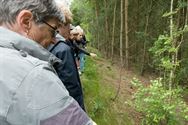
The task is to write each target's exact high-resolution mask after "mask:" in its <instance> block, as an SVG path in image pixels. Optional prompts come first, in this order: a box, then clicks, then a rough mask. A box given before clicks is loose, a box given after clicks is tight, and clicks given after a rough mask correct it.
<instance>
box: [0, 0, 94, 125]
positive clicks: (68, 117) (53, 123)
mask: <svg viewBox="0 0 188 125" xmlns="http://www.w3.org/2000/svg"><path fill="white" fill-rule="evenodd" d="M0 15H1V16H0V69H1V70H0V99H1V101H0V125H93V121H92V120H91V119H90V118H89V117H88V116H87V114H86V113H85V112H84V111H83V110H82V109H81V108H80V107H79V105H78V104H77V102H76V101H75V100H74V99H73V98H72V97H71V96H69V93H68V91H67V90H66V88H65V86H64V85H63V84H62V82H61V80H60V79H59V78H58V77H57V75H56V72H55V70H54V68H53V65H54V64H57V63H61V60H59V59H58V58H56V57H55V56H53V55H52V54H50V53H49V52H48V51H47V50H46V49H45V48H46V47H48V46H49V44H51V43H52V42H53V41H54V37H55V35H56V29H57V28H58V26H59V22H62V21H63V15H62V13H61V11H60V10H59V9H58V8H57V6H56V4H55V2H54V0H0Z"/></svg>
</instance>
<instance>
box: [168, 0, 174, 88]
mask: <svg viewBox="0 0 188 125" xmlns="http://www.w3.org/2000/svg"><path fill="white" fill-rule="evenodd" d="M173 3H174V0H171V4H170V12H171V13H172V12H173ZM173 28H174V24H173V15H171V16H170V38H171V40H172V46H173V47H174V46H175V45H174V37H173ZM174 60H175V54H172V64H175V62H174ZM173 78H174V70H173V69H172V70H171V71H170V78H169V79H170V80H169V90H171V89H172V82H173Z"/></svg>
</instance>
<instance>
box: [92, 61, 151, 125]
mask: <svg viewBox="0 0 188 125" xmlns="http://www.w3.org/2000/svg"><path fill="white" fill-rule="evenodd" d="M94 61H95V62H96V65H97V67H98V73H99V74H100V75H101V78H102V84H108V86H111V87H113V88H115V92H114V94H113V95H114V97H112V100H113V101H112V103H113V108H114V109H115V110H116V111H117V112H118V117H117V118H118V119H119V120H118V121H119V122H120V123H119V125H122V124H123V120H122V119H124V118H125V112H126V113H127V114H128V116H127V117H128V118H129V119H131V120H132V121H131V123H132V124H134V125H139V123H140V114H138V113H137V112H135V111H134V109H133V108H132V107H131V106H130V104H129V103H130V100H132V96H133V94H134V92H135V90H134V89H133V87H132V85H131V80H132V79H133V78H134V77H135V78H137V79H139V80H140V81H141V82H143V83H144V84H146V85H148V83H149V81H150V80H151V79H153V77H152V76H149V75H147V76H144V77H142V76H140V75H138V74H136V73H135V72H133V71H131V70H129V71H128V70H126V69H122V68H121V67H119V66H118V64H111V63H110V62H109V61H108V60H105V59H103V58H96V59H94ZM116 95H117V97H116Z"/></svg>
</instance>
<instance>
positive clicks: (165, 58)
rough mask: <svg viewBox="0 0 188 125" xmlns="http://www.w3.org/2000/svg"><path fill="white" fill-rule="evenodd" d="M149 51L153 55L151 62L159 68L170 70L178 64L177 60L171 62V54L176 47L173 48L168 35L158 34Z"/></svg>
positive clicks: (175, 50) (174, 51)
mask: <svg viewBox="0 0 188 125" xmlns="http://www.w3.org/2000/svg"><path fill="white" fill-rule="evenodd" d="M149 51H150V52H151V53H152V54H153V55H154V56H153V62H154V65H155V66H156V67H157V68H158V69H159V70H161V69H164V70H165V71H170V70H172V69H173V68H174V67H176V66H178V65H179V62H176V63H175V64H174V63H172V58H171V55H172V54H174V53H176V52H177V48H174V46H173V45H172V39H171V38H170V37H169V36H168V35H160V36H159V38H158V40H157V41H156V42H155V43H154V46H153V47H152V48H150V49H149Z"/></svg>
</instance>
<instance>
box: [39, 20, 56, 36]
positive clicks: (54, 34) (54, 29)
mask: <svg viewBox="0 0 188 125" xmlns="http://www.w3.org/2000/svg"><path fill="white" fill-rule="evenodd" d="M42 22H43V23H44V24H46V25H47V26H49V27H50V28H51V29H53V31H54V33H53V34H52V37H53V38H55V37H56V35H57V34H58V33H59V31H58V30H57V28H55V27H53V26H52V25H50V24H49V23H47V22H46V21H44V20H43V21H42Z"/></svg>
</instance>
